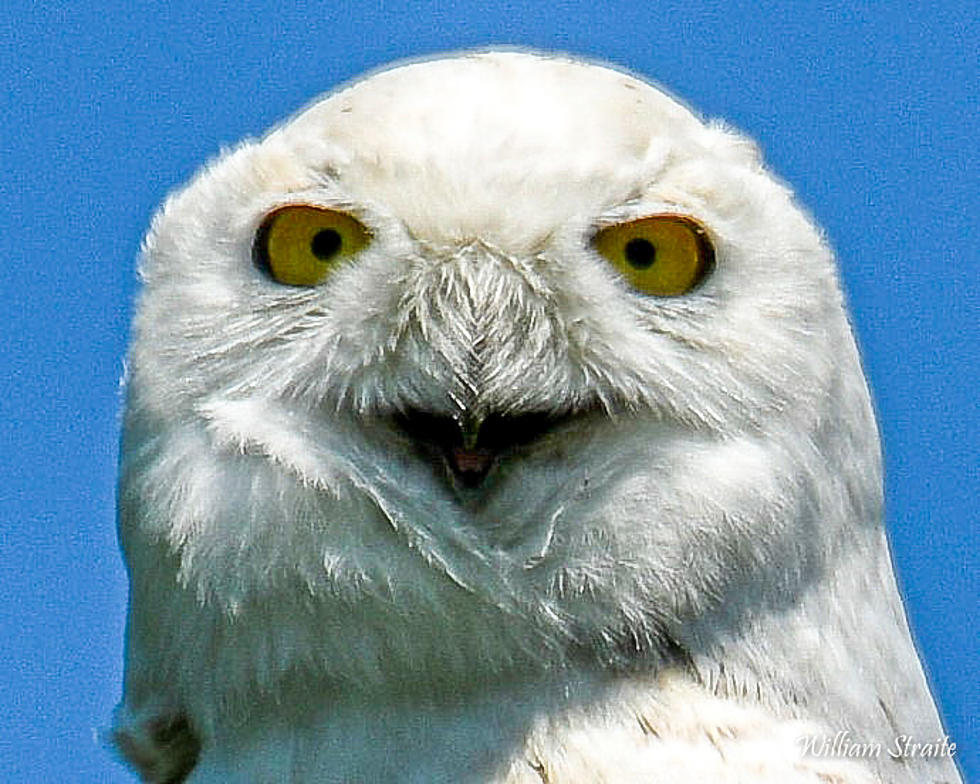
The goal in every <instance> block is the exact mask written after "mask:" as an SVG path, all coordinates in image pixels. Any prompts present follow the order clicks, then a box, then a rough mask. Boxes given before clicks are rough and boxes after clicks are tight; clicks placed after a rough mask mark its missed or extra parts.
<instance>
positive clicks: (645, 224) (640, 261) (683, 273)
mask: <svg viewBox="0 0 980 784" xmlns="http://www.w3.org/2000/svg"><path fill="white" fill-rule="evenodd" d="M592 245H593V246H594V247H595V249H596V250H597V251H599V253H601V254H602V255H603V256H604V257H605V258H606V259H607V260H608V261H610V262H612V265H613V266H614V267H615V268H616V269H617V270H619V271H620V273H621V274H622V275H623V277H624V278H626V280H627V281H629V284H630V285H631V286H632V287H633V288H635V289H636V290H637V291H642V292H643V293H644V294H655V295H658V296H663V297H669V296H676V295H677V294H686V293H687V292H688V291H690V290H691V289H693V288H694V287H695V286H697V285H698V283H700V282H701V281H702V280H703V279H704V277H705V276H706V275H707V274H708V273H709V272H710V271H711V268H712V267H713V266H714V262H715V252H714V248H712V246H711V242H710V241H709V240H708V236H707V234H705V231H704V229H703V228H701V226H700V225H699V224H698V223H697V222H695V221H694V220H692V219H691V218H687V217H685V216H683V215H653V216H651V217H649V218H640V219H639V220H634V221H630V222H629V223H620V224H618V225H616V226H608V227H607V228H604V229H600V230H599V232H598V233H597V234H596V235H595V237H593V238H592Z"/></svg>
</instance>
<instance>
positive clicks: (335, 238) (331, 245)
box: [310, 229, 341, 261]
mask: <svg viewBox="0 0 980 784" xmlns="http://www.w3.org/2000/svg"><path fill="white" fill-rule="evenodd" d="M340 244H341V240H340V234H338V233H337V232H336V231H335V230H334V229H323V230H322V231H318V232H317V233H316V234H315V235H314V237H313V240H312V241H311V242H310V250H311V251H313V255H314V256H316V257H317V258H318V259H321V260H323V261H326V260H327V259H329V258H330V257H331V256H333V255H334V254H335V253H336V252H337V251H338V250H340Z"/></svg>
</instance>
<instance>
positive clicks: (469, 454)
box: [451, 446, 493, 474]
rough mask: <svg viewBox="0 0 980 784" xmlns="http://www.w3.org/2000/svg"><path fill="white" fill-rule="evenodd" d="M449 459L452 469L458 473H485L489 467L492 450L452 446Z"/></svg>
mask: <svg viewBox="0 0 980 784" xmlns="http://www.w3.org/2000/svg"><path fill="white" fill-rule="evenodd" d="M451 459H452V464H453V470H454V471H456V473H458V474H485V473H486V472H487V471H488V470H489V469H490V463H491V461H492V460H493V451H492V450H490V449H464V448H463V447H460V446H454V447H453V450H452V457H451Z"/></svg>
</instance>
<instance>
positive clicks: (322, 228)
mask: <svg viewBox="0 0 980 784" xmlns="http://www.w3.org/2000/svg"><path fill="white" fill-rule="evenodd" d="M370 241H371V233H370V232H369V231H368V230H367V228H365V227H364V225H363V224H362V223H361V222H360V221H358V220H357V219H356V218H354V217H352V216H350V215H348V214H347V213H346V212H341V211H339V210H332V209H328V208H326V207H312V206H310V205H307V204H295V205H289V206H286V207H280V208H279V209H277V210H274V211H273V212H271V213H269V215H268V216H267V217H266V219H265V220H264V221H263V222H262V225H261V226H260V227H259V231H258V233H257V234H256V236H255V248H254V253H255V260H256V263H257V264H258V265H259V267H261V268H262V269H263V270H264V271H265V272H266V273H267V274H268V275H269V277H271V278H272V279H273V280H275V281H276V282H278V283H282V284H283V285H286V286H315V285H316V284H317V283H321V282H322V281H323V280H325V279H326V277H327V275H329V274H330V272H331V271H332V270H333V269H334V268H335V267H336V266H337V265H338V264H339V263H340V262H342V261H343V260H345V259H348V258H350V257H351V256H353V255H355V254H356V253H357V252H358V251H360V250H361V249H363V248H364V247H365V246H366V245H367V244H368V243H369V242H370Z"/></svg>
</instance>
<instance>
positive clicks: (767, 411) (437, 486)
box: [121, 52, 880, 693]
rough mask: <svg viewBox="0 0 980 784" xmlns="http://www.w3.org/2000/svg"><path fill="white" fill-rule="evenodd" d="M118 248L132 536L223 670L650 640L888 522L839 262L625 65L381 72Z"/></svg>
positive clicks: (737, 621) (763, 593) (530, 659)
mask: <svg viewBox="0 0 980 784" xmlns="http://www.w3.org/2000/svg"><path fill="white" fill-rule="evenodd" d="M140 271H141V276H142V281H143V290H142V295H141V297H140V301H139V306H138V313H137V316H136V319H135V323H134V328H133V344H132V349H131V353H130V357H129V377H128V400H127V412H126V420H125V436H124V458H123V480H122V490H121V510H122V511H121V515H122V531H123V541H124V544H125V546H126V548H127V553H128V558H129V559H130V562H131V565H132V564H136V565H137V566H136V567H135V568H134V574H136V573H137V572H139V566H138V565H139V564H140V563H147V564H148V563H150V562H151V561H152V562H153V563H154V564H162V563H165V564H166V566H165V567H163V566H155V567H154V569H153V570H152V571H153V573H154V574H155V575H156V576H157V577H159V575H160V574H161V571H160V570H161V569H162V570H163V571H164V572H166V573H167V574H168V575H170V576H169V577H168V578H167V579H170V580H171V581H172V582H173V584H174V585H175V586H177V588H178V590H179V592H181V595H182V596H184V597H185V600H184V601H186V603H187V605H186V606H188V607H189V606H198V607H206V608H210V610H211V611H213V613H214V617H221V618H225V619H233V621H234V623H235V624H236V626H235V628H236V629H237V630H238V633H240V634H241V635H242V638H243V639H244V640H246V641H247V643H246V644H247V645H249V646H251V648H250V650H253V651H256V654H255V657H254V660H253V661H252V662H251V663H250V664H249V666H250V667H252V668H253V671H251V674H250V675H249V676H248V677H241V673H238V672H236V673H233V674H228V675H227V677H228V678H229V683H231V682H234V683H241V682H254V683H261V682H263V679H270V678H272V677H273V676H272V675H271V674H270V673H272V672H273V671H274V670H276V669H277V668H279V669H288V668H290V667H297V668H308V669H316V670H317V671H321V672H325V673H327V675H328V676H329V677H330V678H335V679H338V680H343V679H345V678H346V679H347V680H348V681H351V682H353V681H356V682H357V683H359V684H361V685H362V686H363V687H364V688H370V687H371V684H377V683H384V684H389V685H390V681H391V679H392V678H395V677H403V675H399V674H397V673H396V674H394V675H393V674H392V671H393V670H398V671H399V672H402V673H403V672H404V671H406V670H411V672H412V673H413V678H416V679H421V680H424V679H425V675H424V673H425V672H431V673H438V678H439V679H442V680H445V679H447V678H449V679H451V677H452V675H453V674H454V673H455V674H459V676H460V678H461V679H462V678H465V677H467V674H468V673H472V671H473V670H474V669H475V668H480V669H481V671H486V672H498V671H502V670H504V669H507V668H510V667H520V666H527V667H539V666H545V667H560V666H565V665H567V663H568V662H569V661H572V660H574V659H575V658H576V657H582V656H587V657H590V658H597V659H599V660H602V661H613V660H615V661H619V660H621V659H622V658H623V657H626V658H629V657H652V658H657V657H670V656H674V655H676V653H677V651H678V650H681V649H684V650H691V649H694V648H697V647H698V646H703V645H707V644H708V643H707V642H705V641H706V640H708V638H711V637H712V635H715V636H717V635H718V634H722V633H724V634H737V633H738V632H737V630H738V629H740V628H742V627H743V626H745V625H751V624H752V623H753V622H754V619H755V618H757V617H758V616H759V614H760V613H762V612H763V610H762V609H760V608H768V609H772V608H776V607H779V606H782V605H784V604H785V603H787V602H789V603H792V602H794V601H796V600H797V599H798V598H799V597H800V596H802V595H803V594H804V593H805V592H806V590H807V587H808V586H809V585H811V584H812V583H813V582H814V581H815V580H817V579H818V578H819V576H820V575H821V574H823V573H824V572H825V571H826V570H827V569H828V568H829V567H828V565H829V564H830V563H831V562H833V560H834V559H835V558H837V557H838V554H839V551H840V543H841V541H842V540H843V539H849V540H852V541H853V540H856V539H857V540H860V541H864V539H862V537H866V536H868V537H870V536H872V534H871V533H868V532H876V531H877V530H878V525H879V520H880V515H879V506H880V477H879V468H878V453H877V449H878V447H877V437H876V434H875V428H874V422H873V418H872V414H871V408H870V404H869V399H868V394H867V390H866V387H865V383H864V380H863V376H862V373H861V369H860V364H859V361H858V356H857V352H856V350H855V346H854V342H853V339H852V337H851V333H850V329H849V327H848V323H847V319H846V316H845V311H844V309H843V306H842V298H841V293H840V289H839V285H838V281H837V275H836V272H835V267H834V262H833V258H832V254H831V253H830V251H829V250H828V248H827V246H826V244H825V243H824V241H823V240H822V239H821V235H820V233H819V231H818V230H817V229H816V228H815V227H814V225H813V224H812V222H811V221H810V219H809V218H808V216H807V215H806V214H805V212H804V211H802V210H801V209H800V208H799V207H798V206H797V205H796V204H795V203H794V200H793V197H792V195H791V193H790V192H789V190H788V189H787V188H786V187H785V186H784V185H783V184H782V183H781V182H779V181H778V180H777V179H776V178H775V177H773V176H772V174H770V173H769V172H768V171H767V170H766V168H765V167H764V165H763V163H762V162H761V160H760V155H759V152H758V150H757V149H756V147H755V146H754V145H753V144H751V143H749V142H748V141H746V140H745V139H744V138H742V137H740V136H739V135H738V134H736V133H735V132H733V131H732V130H730V129H728V128H726V127H724V126H722V125H719V124H716V123H705V122H703V121H702V120H701V119H699V118H698V117H697V116H695V115H694V114H693V113H692V112H691V111H689V110H688V109H687V108H685V107H684V106H682V105H681V104H680V103H678V102H677V101H676V100H674V99H672V98H671V97H669V96H668V95H666V94H665V93H664V92H662V91H660V90H658V89H656V88H655V87H653V86H651V85H650V84H647V83H645V82H643V81H640V80H639V79H637V78H634V77H632V76H630V75H627V74H625V73H622V72H620V71H617V70H613V69H610V68H607V67H601V66H597V65H594V64H589V63H583V62H579V61H573V60H569V59H563V58H558V57H543V56H538V55H532V54H526V53H517V52H503V53H501V52H496V53H479V54H471V55H466V56H462V57H456V58H451V59H437V60H432V61H425V62H418V63H413V64H409V65H406V66H403V67H399V68H394V69H391V70H387V71H384V72H381V73H378V74H375V75H373V76H371V77H369V78H367V79H365V80H362V81H359V82H357V83H355V84H353V85H351V86H349V87H346V88H344V89H342V90H340V91H338V92H336V93H334V94H332V95H329V96H327V97H326V98H324V99H322V100H320V101H317V102H316V103H314V104H312V105H311V106H309V107H308V108H307V109H305V110H304V111H302V112H301V113H299V114H298V115H297V116H296V117H294V118H293V119H291V120H290V121H288V122H286V123H285V124H284V125H282V126H280V127H278V128H276V129H274V130H273V131H271V132H270V133H268V134H267V135H266V136H264V137H263V138H261V139H259V140H255V141H247V142H245V143H243V144H241V145H240V146H238V147H236V148H235V149H233V150H230V151H228V152H226V153H225V154H223V155H222V156H220V157H219V158H218V159H217V160H215V161H214V162H212V163H211V164H210V165H209V166H207V167H206V168H205V169H204V171H202V172H201V173H200V174H199V175H198V176H196V177H195V178H194V179H193V180H192V181H191V182H190V184H189V185H187V186H186V187H185V188H183V189H182V190H180V191H179V192H177V193H175V194H174V195H173V196H172V197H170V198H169V199H168V200H167V202H166V204H165V206H164V207H163V208H162V210H161V211H160V213H159V214H158V215H157V216H156V218H155V219H154V221H153V225H152V228H151V230H150V232H149V235H148V237H147V239H146V242H145V247H144V250H143V254H142V261H141V267H140ZM874 535H877V534H876V533H875V534H874ZM869 541H870V540H869ZM862 546H863V545H862ZM161 553H162V555H161ZM147 569H149V567H147ZM166 570H170V571H169V572H167V571H166ZM147 579H148V578H147ZM195 603H196V604H195ZM766 611H768V610H766ZM174 612H176V611H174ZM182 612H183V611H182ZM213 628H214V624H213V623H212V625H211V626H206V625H202V626H201V627H200V628H199V629H198V633H197V634H195V635H189V636H188V638H187V639H186V640H184V643H185V647H184V649H183V652H182V654H181V655H188V656H189V655H192V654H191V653H188V651H194V650H199V648H198V647H195V646H205V645H212V648H214V650H215V651H217V650H218V647H217V646H215V645H214V642H213V636H214V634H215V632H213V631H209V630H212V629H213ZM718 630H723V632H719V631H718ZM209 635H210V636H209ZM208 640H210V641H211V642H206V641H208ZM174 647H175V648H178V647H180V646H177V645H175V646H174ZM201 650H203V649H201ZM209 650H210V649H209ZM294 652H301V653H295V654H294ZM175 655H176V654H175ZM213 655H215V656H220V653H214V654H213ZM291 657H292V658H291ZM229 662H231V660H229ZM392 662H401V663H402V665H404V666H402V665H399V666H398V667H393V666H392V664H391V663H392ZM241 666H244V665H238V664H233V663H228V665H227V669H228V670H235V668H236V667H239V668H240V667H241ZM177 669H179V668H176V667H175V668H174V671H176V670H177ZM214 669H215V670H216V671H219V672H220V671H221V667H216V668H214ZM211 677H223V676H219V675H214V674H213V673H212V676H211ZM187 691H188V693H192V692H193V691H194V689H193V688H192V687H191V686H188V688H187Z"/></svg>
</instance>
